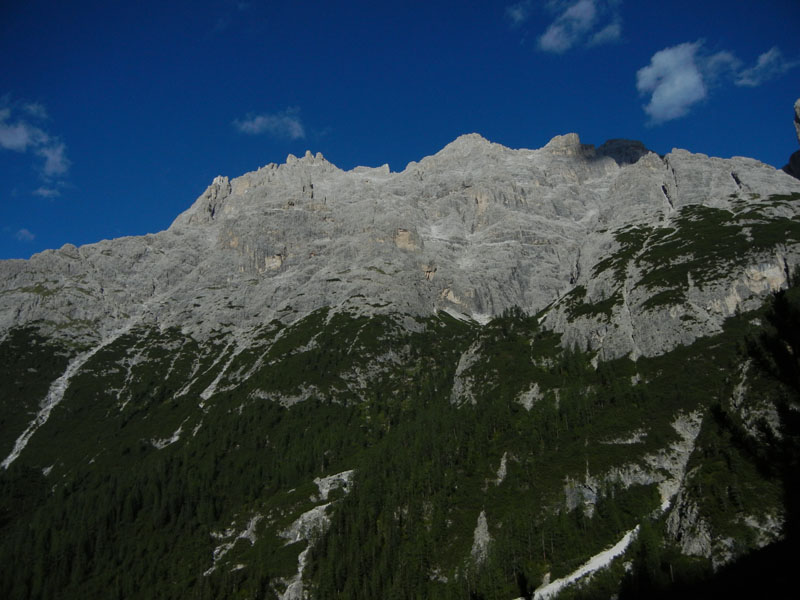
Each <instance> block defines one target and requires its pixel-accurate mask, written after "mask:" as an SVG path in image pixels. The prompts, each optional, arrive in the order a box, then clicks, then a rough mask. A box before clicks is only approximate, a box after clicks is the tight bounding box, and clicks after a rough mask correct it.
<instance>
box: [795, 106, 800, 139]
mask: <svg viewBox="0 0 800 600" xmlns="http://www.w3.org/2000/svg"><path fill="white" fill-rule="evenodd" d="M794 129H795V131H796V132H797V141H798V142H800V98H798V99H797V102H795V103H794Z"/></svg>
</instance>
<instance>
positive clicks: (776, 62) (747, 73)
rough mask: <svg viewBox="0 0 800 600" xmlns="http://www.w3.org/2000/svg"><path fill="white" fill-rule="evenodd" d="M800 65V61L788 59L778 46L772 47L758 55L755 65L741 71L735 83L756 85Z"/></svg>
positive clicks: (747, 85)
mask: <svg viewBox="0 0 800 600" xmlns="http://www.w3.org/2000/svg"><path fill="white" fill-rule="evenodd" d="M798 65H800V61H798V60H787V59H786V58H785V57H784V56H783V53H782V52H781V51H780V50H779V49H778V48H777V47H772V48H770V49H769V50H767V51H766V52H764V53H763V54H762V55H761V56H759V57H758V60H757V61H756V64H755V65H754V66H752V67H750V68H749V69H744V70H743V71H742V72H740V73H739V75H738V77H737V78H736V81H735V83H736V85H739V86H746V87H756V86H759V85H761V84H762V83H766V82H767V81H769V80H771V79H775V78H777V77H780V76H781V75H783V74H784V73H786V72H787V71H789V70H790V69H793V68H795V67H796V66H798Z"/></svg>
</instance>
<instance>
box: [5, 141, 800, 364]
mask: <svg viewBox="0 0 800 600" xmlns="http://www.w3.org/2000/svg"><path fill="white" fill-rule="evenodd" d="M793 193H800V182H798V181H797V180H795V179H793V178H791V177H788V176H787V175H786V174H785V173H782V172H780V171H776V170H775V169H773V168H771V167H769V166H767V165H765V164H762V163H759V162H757V161H755V160H751V159H747V158H733V159H729V160H723V159H718V158H709V157H707V156H705V155H702V154H691V153H689V152H686V151H684V150H673V151H672V152H671V153H669V154H668V155H666V156H665V157H663V158H661V157H659V156H657V155H656V154H653V153H652V152H649V151H647V149H646V148H645V147H644V146H643V145H642V144H641V143H640V142H631V141H627V140H611V141H609V142H606V143H605V144H603V145H602V146H600V148H598V149H595V148H594V147H593V146H591V145H584V144H582V143H581V142H580V139H579V138H578V136H577V135H576V134H574V133H573V134H567V135H564V136H557V137H555V138H554V139H553V140H551V141H550V142H549V143H548V144H547V145H546V146H545V147H544V148H541V149H539V150H525V149H521V150H512V149H509V148H505V147H503V146H501V145H499V144H494V143H491V142H489V141H487V140H485V139H484V138H482V137H481V136H479V135H477V134H471V135H465V136H462V137H460V138H458V139H457V140H455V141H454V142H452V143H451V144H449V145H447V146H446V147H445V148H444V149H442V150H441V151H440V152H438V153H437V154H435V155H433V156H430V157H427V158H424V159H422V160H421V161H420V162H419V163H415V162H412V163H410V164H409V165H408V166H407V167H406V169H405V170H404V171H402V172H400V173H392V172H390V171H389V170H388V168H386V167H383V168H377V169H369V168H356V169H353V170H352V171H342V170H340V169H338V168H337V167H335V166H334V165H333V164H331V163H330V162H328V161H327V160H325V158H323V157H322V155H321V154H316V155H312V154H311V153H310V152H309V153H306V155H305V156H304V157H302V158H299V159H298V158H296V157H294V156H289V157H288V159H287V161H286V163H285V164H283V165H276V164H269V165H267V166H265V167H262V168H260V169H259V170H257V171H255V172H252V173H247V174H245V175H242V176H241V177H237V178H235V179H232V180H230V179H228V178H227V177H217V178H215V179H214V181H213V182H212V183H211V185H210V186H209V187H208V189H207V190H206V191H205V192H204V193H203V194H202V195H201V196H200V197H199V198H198V199H197V201H196V202H195V203H194V204H193V205H192V206H191V207H190V208H189V209H188V210H187V211H185V212H184V213H183V214H181V215H180V216H178V218H177V219H176V220H175V222H174V223H173V224H172V226H171V227H170V228H169V229H168V230H166V231H163V232H161V233H157V234H154V235H146V236H143V237H129V238H121V239H117V240H111V241H102V242H99V243H96V244H91V245H88V246H83V247H81V248H76V247H74V246H71V245H66V246H64V247H62V248H60V249H59V250H48V251H45V252H42V253H40V254H38V255H35V256H33V257H32V258H31V259H30V260H28V261H22V260H13V261H4V262H2V263H0V282H2V283H0V288H1V289H2V292H1V294H0V329H2V330H5V329H7V328H9V327H11V326H13V325H20V324H24V323H30V322H36V323H37V324H38V325H39V326H40V327H41V328H43V330H44V331H45V332H46V333H53V334H56V335H59V336H62V337H73V338H77V339H84V338H87V339H88V338H93V337H96V336H100V337H102V336H104V335H106V334H108V333H110V332H112V331H116V330H119V329H120V328H121V327H124V326H125V325H126V324H132V323H157V324H158V325H159V326H160V327H167V326H172V325H174V326H178V327H180V328H182V329H183V330H186V331H191V332H192V333H193V335H198V336H200V337H201V338H202V337H206V336H208V335H209V334H210V332H211V331H213V330H220V329H222V330H223V331H224V330H227V331H243V330H248V329H250V328H252V327H254V326H256V325H258V324H260V323H264V322H268V321H270V320H272V319H275V318H277V319H280V320H283V321H292V320H296V319H297V318H300V317H302V316H303V315H305V314H308V313H309V312H311V311H313V310H315V309H318V308H320V307H322V306H331V307H344V306H347V307H348V308H356V309H357V310H360V311H362V312H363V313H368V314H371V313H377V312H381V311H387V310H388V311H394V312H403V313H408V314H416V315H429V314H432V313H435V312H436V311H439V310H450V311H455V312H457V313H461V314H465V315H469V316H471V317H472V318H473V319H476V320H479V321H480V320H485V319H487V318H489V317H491V316H493V315H497V314H499V313H501V312H502V311H503V310H505V309H508V308H509V307H512V306H519V307H522V308H523V309H524V310H525V311H528V312H529V313H536V312H539V311H542V310H544V309H548V307H549V309H548V312H547V314H546V317H545V322H546V324H547V325H548V326H551V327H553V328H556V329H559V330H563V331H566V329H567V323H568V322H575V321H576V322H577V325H576V326H574V327H571V331H570V333H569V336H568V337H569V341H570V343H579V344H580V345H582V346H584V347H586V346H588V347H593V348H599V349H602V350H603V351H604V352H605V353H606V354H607V355H609V356H614V355H620V354H625V353H628V352H633V353H634V354H653V353H657V352H661V351H663V350H665V349H668V348H670V347H673V346H674V345H676V344H680V343H687V342H688V341H691V339H693V338H694V337H697V336H698V335H703V334H705V333H708V332H710V331H715V330H717V329H718V328H719V326H720V323H721V320H722V319H723V318H724V317H726V316H728V315H729V314H730V313H731V312H732V311H735V310H736V309H737V308H741V307H742V306H747V305H748V303H749V302H750V299H751V298H754V297H756V296H760V295H763V293H765V292H767V291H769V290H770V289H774V288H775V287H776V286H779V285H781V284H782V281H783V280H782V277H783V275H782V273H783V272H784V270H785V268H786V267H787V266H788V267H791V266H792V265H793V264H796V263H797V262H798V261H797V258H798V255H797V246H796V245H795V244H794V241H795V240H794V238H789V239H787V240H785V243H784V244H781V245H780V247H779V248H764V249H753V251H752V252H751V253H750V258H749V259H748V260H747V261H745V262H744V263H742V264H740V265H737V266H736V267H735V268H732V270H726V271H725V273H724V276H720V277H719V278H717V279H715V280H714V281H713V282H699V281H688V282H687V281H686V278H684V282H686V283H687V286H688V288H687V290H686V292H685V294H684V296H685V300H686V301H688V304H687V303H686V302H683V301H681V302H676V303H672V304H664V305H662V306H656V307H652V306H649V307H643V304H644V303H645V302H647V300H648V299H649V298H650V297H651V296H652V295H653V293H657V292H658V291H659V290H658V289H655V288H653V289H644V288H643V287H642V286H641V285H640V283H641V280H642V278H643V277H644V275H645V269H644V266H643V265H642V264H641V263H640V261H638V260H636V261H632V262H631V263H630V264H629V265H627V266H626V267H624V268H623V266H621V265H617V267H615V268H614V269H607V270H605V271H603V272H602V273H598V271H599V267H598V265H602V264H603V261H604V260H607V259H608V257H609V256H610V255H612V254H614V253H617V252H620V251H622V252H623V253H624V252H629V251H630V249H626V247H625V248H623V246H624V244H621V243H620V242H619V239H618V238H619V236H620V235H621V233H620V232H622V231H623V229H624V228H626V227H628V228H629V227H638V228H640V229H642V231H644V230H647V231H649V232H665V231H669V230H671V229H676V230H677V229H679V225H678V224H679V223H680V222H682V220H683V221H686V220H687V219H688V218H689V217H687V214H688V212H691V211H692V210H693V207H698V206H700V207H707V208H708V209H709V210H711V211H712V212H713V211H716V212H715V215H716V216H717V217H718V216H719V215H720V214H723V213H724V214H728V212H729V211H734V212H735V211H737V210H740V209H742V207H744V206H745V205H747V206H750V205H753V206H756V207H757V210H759V211H761V213H762V217H763V218H764V219H773V218H775V219H783V220H792V219H795V218H796V209H795V207H794V205H793V204H791V203H789V202H784V203H782V204H780V203H779V204H775V203H770V202H767V199H768V198H769V197H770V196H771V195H775V194H781V195H789V194H793ZM687 211H688V212H687ZM636 251H637V252H644V251H645V248H638V249H636ZM748 269H749V270H748ZM753 269H755V270H756V271H753ZM748 273H750V275H748ZM754 273H755V274H754ZM751 275H752V277H751ZM753 277H755V279H753ZM576 290H578V292H582V293H583V294H584V295H583V297H582V298H581V302H582V306H584V309H575V307H574V306H573V305H568V303H567V301H572V300H574V299H575V298H574V295H575V294H576V293H577V292H576ZM661 291H663V290H661ZM570 294H572V296H570ZM565 298H566V300H565ZM604 302H605V303H606V304H607V305H608V304H609V303H611V304H610V308H609V310H610V313H608V314H607V317H608V318H599V316H598V314H594V313H592V311H591V309H586V308H585V307H589V306H592V305H597V304H598V303H604ZM573 304H574V303H573ZM676 305H677V306H676ZM382 306H385V307H386V308H381V307H382ZM571 308H572V312H575V310H578V312H580V313H581V314H582V315H583V317H584V318H579V319H577V320H576V319H574V318H572V313H571V312H570V310H571ZM643 308H646V309H647V310H644V309H643ZM684 315H689V316H690V317H691V318H692V319H694V322H693V323H692V324H691V326H690V327H686V326H685V324H686V323H687V321H688V319H687V318H684ZM600 316H602V315H600ZM681 319H683V320H681Z"/></svg>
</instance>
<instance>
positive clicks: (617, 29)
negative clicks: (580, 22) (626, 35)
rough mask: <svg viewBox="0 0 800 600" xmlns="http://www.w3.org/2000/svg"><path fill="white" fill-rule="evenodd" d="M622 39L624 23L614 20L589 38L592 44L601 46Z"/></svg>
mask: <svg viewBox="0 0 800 600" xmlns="http://www.w3.org/2000/svg"><path fill="white" fill-rule="evenodd" d="M621 39H622V23H621V22H619V21H614V22H613V23H609V24H608V25H606V26H605V27H603V28H602V29H601V30H600V31H598V32H597V33H595V34H594V35H592V37H591V39H590V40H589V45H590V46H600V45H602V44H611V43H614V42H618V41H619V40H621Z"/></svg>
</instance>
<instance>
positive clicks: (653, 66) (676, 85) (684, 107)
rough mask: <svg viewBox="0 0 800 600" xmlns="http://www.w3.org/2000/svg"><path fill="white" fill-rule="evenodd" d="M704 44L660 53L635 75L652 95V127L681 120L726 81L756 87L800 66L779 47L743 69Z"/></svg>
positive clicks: (641, 90) (639, 87)
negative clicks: (709, 50)
mask: <svg viewBox="0 0 800 600" xmlns="http://www.w3.org/2000/svg"><path fill="white" fill-rule="evenodd" d="M704 44H705V42H704V41H703V40H698V41H696V42H686V43H683V44H678V45H677V46H671V47H669V48H664V49H663V50H659V51H658V52H656V53H655V54H654V55H653V56H652V57H651V58H650V64H649V65H647V66H645V67H642V68H641V69H639V71H637V73H636V89H637V90H638V91H639V94H640V95H642V96H649V101H648V103H647V104H646V105H644V111H645V113H647V114H648V115H649V117H650V122H651V124H654V125H657V124H660V123H664V122H666V121H671V120H673V119H678V118H680V117H683V116H685V115H686V114H688V113H689V111H690V110H691V109H692V107H693V106H694V105H696V104H697V103H699V102H701V101H703V100H705V99H706V98H707V97H708V96H709V93H710V91H711V90H712V89H714V88H715V87H717V86H718V85H720V84H721V83H722V82H724V81H731V80H732V81H733V82H734V83H735V84H736V85H738V86H750V87H753V86H757V85H761V84H762V83H765V82H766V81H769V80H770V79H774V78H776V77H779V76H780V75H783V74H784V73H786V72H787V71H788V70H789V69H791V68H793V67H795V66H797V65H798V64H800V61H795V62H792V61H788V60H786V59H785V58H784V57H783V55H782V54H781V52H780V50H778V48H772V49H771V50H769V51H767V52H765V53H763V54H762V55H761V56H759V57H758V61H757V62H756V64H755V66H753V67H750V68H747V69H743V68H742V61H741V60H739V59H738V58H737V57H736V56H735V55H734V54H733V53H732V52H730V51H728V50H722V51H719V52H716V53H713V54H711V53H708V52H707V51H706V50H705V47H704Z"/></svg>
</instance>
